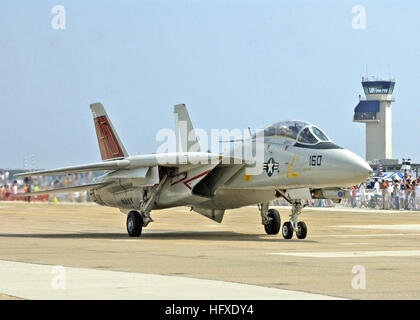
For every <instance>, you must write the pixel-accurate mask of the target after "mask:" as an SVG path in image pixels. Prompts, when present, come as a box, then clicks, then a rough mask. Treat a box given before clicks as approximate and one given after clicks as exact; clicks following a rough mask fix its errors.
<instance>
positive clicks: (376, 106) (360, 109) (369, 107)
mask: <svg viewBox="0 0 420 320" xmlns="http://www.w3.org/2000/svg"><path fill="white" fill-rule="evenodd" d="M362 86H363V90H364V92H365V96H366V98H364V99H363V98H362V97H361V96H360V95H359V104H358V105H357V106H356V108H355V109H354V117H353V121H354V122H362V123H366V160H367V161H373V160H383V159H391V158H392V106H391V103H392V102H394V101H395V99H394V98H393V97H392V92H393V91H394V86H395V81H394V80H392V79H391V80H382V79H371V78H364V77H362Z"/></svg>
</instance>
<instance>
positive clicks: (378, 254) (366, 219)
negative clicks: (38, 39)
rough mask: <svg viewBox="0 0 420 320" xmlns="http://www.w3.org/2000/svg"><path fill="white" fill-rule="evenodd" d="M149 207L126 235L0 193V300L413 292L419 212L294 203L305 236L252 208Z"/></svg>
mask: <svg viewBox="0 0 420 320" xmlns="http://www.w3.org/2000/svg"><path fill="white" fill-rule="evenodd" d="M278 210H279V211H280V215H281V218H282V221H285V220H286V219H288V214H289V210H290V209H289V208H278ZM152 217H153V219H154V220H155V221H154V222H153V223H151V224H150V225H149V226H148V227H147V228H146V229H144V230H143V235H142V236H141V237H140V238H129V237H128V236H127V234H126V230H125V216H124V215H123V214H121V213H120V212H119V211H118V210H116V209H113V208H107V207H100V206H97V205H91V204H87V205H82V204H26V203H13V202H0V221H1V224H0V299H342V298H344V299H420V287H419V286H418V283H420V245H419V243H420V212H402V211H393V212H388V211H372V210H357V209H356V210H353V209H326V208H322V209H321V208H316V209H311V208H305V209H304V214H303V215H302V216H301V218H300V219H301V220H303V221H305V222H306V223H307V225H308V228H309V231H308V237H307V239H305V240H298V239H296V237H294V238H293V239H291V240H284V239H283V237H282V236H281V235H277V236H267V235H265V233H264V230H263V227H262V226H261V224H260V223H261V222H260V216H259V213H258V211H257V209H256V208H252V207H247V208H242V209H237V210H230V211H227V212H226V215H225V218H224V221H223V223H222V224H217V223H215V222H213V221H211V220H208V219H206V218H204V217H202V216H200V215H199V214H197V213H194V212H190V211H189V209H188V208H174V209H168V210H160V211H153V212H152ZM360 270H362V271H363V272H362V273H363V274H362V273H360ZM361 275H363V276H364V279H365V287H364V288H363V287H360V286H359V287H357V286H356V287H355V286H354V283H355V278H356V279H359V278H358V277H359V276H361ZM356 282H357V281H356Z"/></svg>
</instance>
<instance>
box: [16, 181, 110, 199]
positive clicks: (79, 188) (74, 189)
mask: <svg viewBox="0 0 420 320" xmlns="http://www.w3.org/2000/svg"><path fill="white" fill-rule="evenodd" d="M108 184H110V183H109V182H101V183H91V184H84V185H80V186H73V187H66V188H57V189H49V190H42V191H36V192H28V193H17V194H13V195H10V197H12V198H19V197H29V196H40V195H44V194H54V193H72V192H80V191H86V190H92V189H98V188H102V187H104V186H106V185H108Z"/></svg>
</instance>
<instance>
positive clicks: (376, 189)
mask: <svg viewBox="0 0 420 320" xmlns="http://www.w3.org/2000/svg"><path fill="white" fill-rule="evenodd" d="M343 205H345V206H348V207H353V208H356V207H359V208H373V209H383V210H420V181H419V179H412V178H409V177H404V178H403V179H401V180H400V179H396V180H391V179H387V180H385V179H380V178H375V179H374V180H373V181H372V182H371V183H370V184H368V185H367V184H366V183H361V184H360V185H358V186H354V187H353V189H352V197H351V198H350V199H347V200H346V201H345V202H344V203H343Z"/></svg>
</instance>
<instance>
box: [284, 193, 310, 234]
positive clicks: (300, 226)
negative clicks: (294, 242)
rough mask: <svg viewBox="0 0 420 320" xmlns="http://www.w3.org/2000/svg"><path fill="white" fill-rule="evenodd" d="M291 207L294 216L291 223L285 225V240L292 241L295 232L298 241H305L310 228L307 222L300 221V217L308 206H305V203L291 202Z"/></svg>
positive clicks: (291, 216) (291, 217)
mask: <svg viewBox="0 0 420 320" xmlns="http://www.w3.org/2000/svg"><path fill="white" fill-rule="evenodd" d="M291 205H292V214H291V215H290V221H288V222H285V223H284V224H283V228H282V234H283V237H284V238H285V239H291V238H292V237H293V232H295V233H296V236H297V237H298V239H305V238H306V235H307V234H308V228H307V226H306V223H305V222H303V221H298V217H299V215H300V214H301V213H302V209H303V208H305V207H306V205H305V204H303V201H293V202H291Z"/></svg>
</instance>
